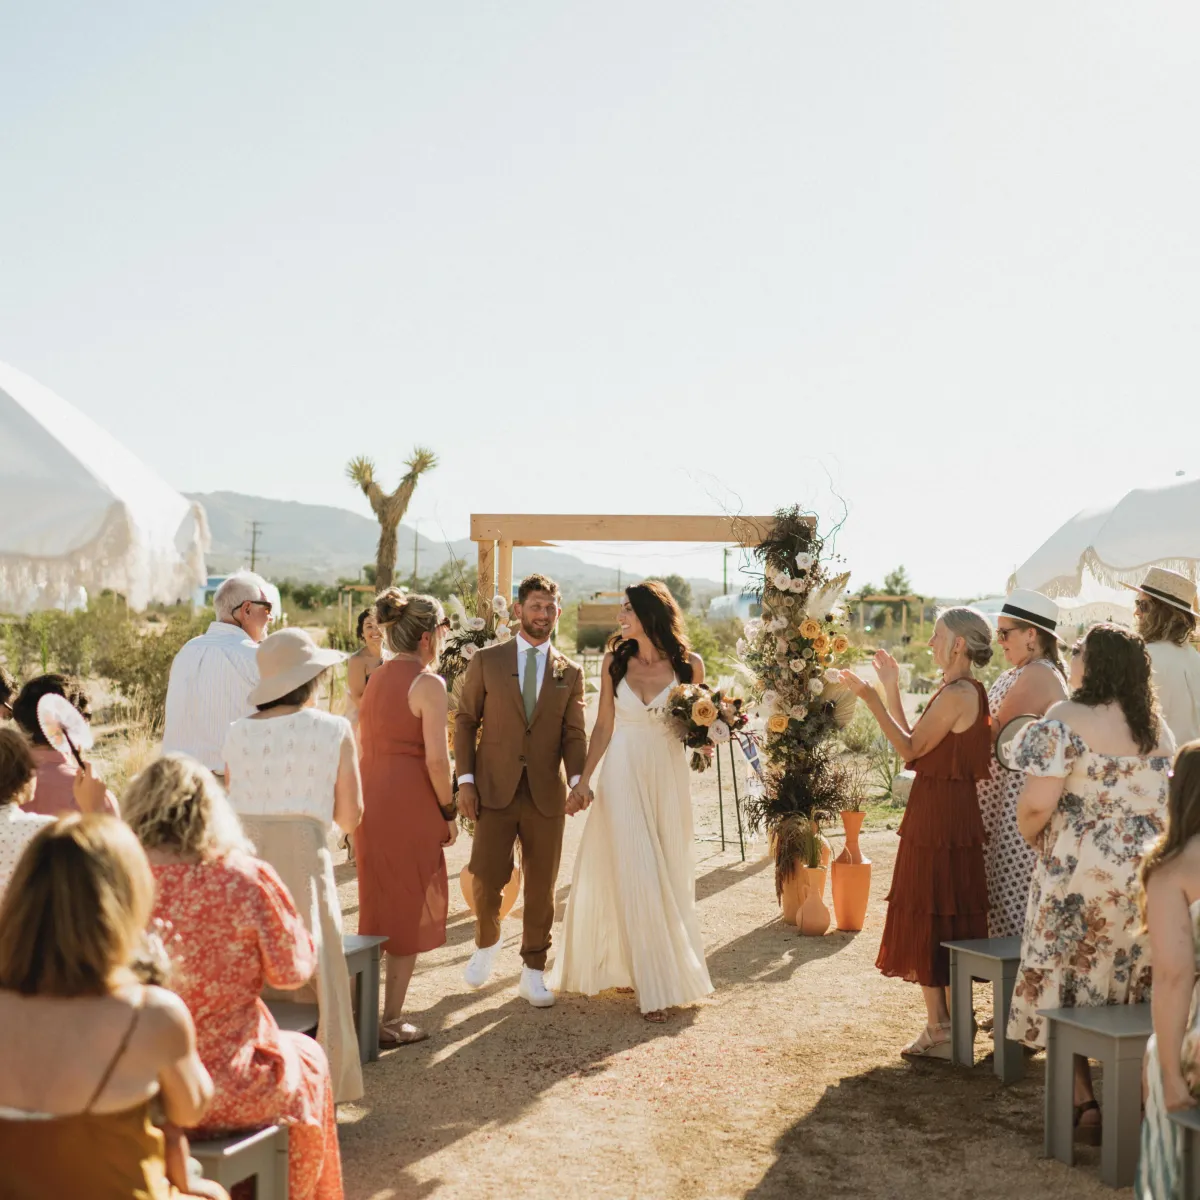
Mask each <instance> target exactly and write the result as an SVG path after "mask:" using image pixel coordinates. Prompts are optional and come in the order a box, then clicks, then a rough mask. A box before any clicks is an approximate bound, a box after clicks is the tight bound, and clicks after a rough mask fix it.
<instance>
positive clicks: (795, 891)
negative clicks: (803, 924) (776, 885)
mask: <svg viewBox="0 0 1200 1200" xmlns="http://www.w3.org/2000/svg"><path fill="white" fill-rule="evenodd" d="M803 870H804V868H803V867H797V868H796V869H795V870H794V871H793V872H792V876H791V878H790V879H786V880H784V884H783V894H782V895H781V896H780V897H779V904H780V907H781V908H782V909H783V919H784V920H785V921H786V922H787V923H788V924H789V925H795V923H796V914H797V913H798V912H799V911H800V902H801V901H802V900H803V899H804V878H803V876H802V875H801V874H800V872H801V871H803Z"/></svg>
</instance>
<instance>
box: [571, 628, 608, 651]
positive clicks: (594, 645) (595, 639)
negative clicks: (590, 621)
mask: <svg viewBox="0 0 1200 1200" xmlns="http://www.w3.org/2000/svg"><path fill="white" fill-rule="evenodd" d="M612 635H613V630H611V629H597V628H594V627H592V626H585V627H584V628H583V629H576V631H575V650H576V652H577V653H578V652H579V651H582V650H603V649H604V647H605V646H606V645H607V644H608V639H609V638H610V637H612Z"/></svg>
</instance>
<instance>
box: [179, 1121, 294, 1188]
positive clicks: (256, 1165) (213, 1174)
mask: <svg viewBox="0 0 1200 1200" xmlns="http://www.w3.org/2000/svg"><path fill="white" fill-rule="evenodd" d="M188 1142H189V1149H190V1153H191V1157H192V1158H194V1159H195V1160H196V1161H197V1162H198V1163H199V1164H200V1169H201V1170H202V1171H203V1172H204V1178H205V1179H209V1180H212V1182H213V1183H219V1184H220V1185H221V1186H222V1187H223V1188H224V1189H225V1190H226V1191H229V1189H230V1188H232V1187H234V1186H235V1185H236V1184H239V1183H241V1182H242V1181H243V1180H245V1179H253V1180H254V1181H255V1184H254V1186H255V1196H256V1197H257V1198H258V1200H288V1130H287V1126H286V1125H267V1126H266V1127H265V1128H263V1129H253V1130H248V1131H247V1132H245V1133H234V1134H231V1135H230V1136H229V1137H222V1138H210V1139H207V1140H204V1141H199V1140H193V1139H192V1138H189V1139H188Z"/></svg>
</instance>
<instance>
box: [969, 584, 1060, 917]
mask: <svg viewBox="0 0 1200 1200" xmlns="http://www.w3.org/2000/svg"><path fill="white" fill-rule="evenodd" d="M996 640H997V641H998V642H999V643H1000V649H1001V650H1002V651H1003V653H1004V657H1005V659H1006V660H1007V661H1008V663H1009V666H1010V670H1007V671H1005V672H1004V674H1003V675H1001V676H1000V677H999V678H998V679H997V680H996V682H995V683H993V684H992V686H991V688H990V689H989V690H988V711H989V713H990V714H991V717H992V745H993V746H994V745H995V744H996V738H997V736H998V735H999V733H1000V731H1001V730H1002V729H1003V728H1004V726H1005V725H1007V724H1008V722H1009V721H1011V720H1012V719H1013V718H1014V717H1018V716H1022V715H1024V714H1027V713H1028V714H1032V715H1033V716H1035V717H1041V716H1044V715H1045V713H1046V710H1047V709H1048V708H1049V707H1050V706H1051V705H1052V704H1057V703H1058V702H1059V701H1060V700H1065V699H1066V698H1067V673H1066V668H1065V667H1064V666H1063V662H1062V659H1061V658H1060V657H1059V653H1058V643H1059V641H1060V640H1061V639H1060V637H1059V634H1058V605H1057V604H1055V603H1054V601H1053V600H1051V599H1050V598H1049V597H1048V596H1043V595H1042V594H1041V593H1040V592H1030V591H1026V590H1024V589H1017V590H1016V591H1014V592H1012V593H1011V594H1010V595H1009V596H1008V597H1007V599H1006V600H1005V601H1004V607H1003V608H1002V609H1001V610H1000V612H999V614H998V616H997V618H996ZM1024 786H1025V776H1024V775H1023V774H1022V773H1021V772H1020V771H1010V770H1008V769H1007V768H1006V767H1002V766H1001V765H1000V763H999V762H998V761H997V760H996V757H995V755H993V756H992V759H991V773H990V775H989V776H988V778H987V779H984V780H982V781H981V782H980V784H979V810H980V813H981V815H982V817H983V830H984V834H985V836H986V838H987V842H986V846H985V849H984V856H983V861H984V866H985V867H986V868H987V884H988V936H989V937H1020V936H1021V931H1022V930H1023V929H1024V928H1025V910H1026V909H1027V908H1028V907H1029V880H1030V877H1031V876H1032V875H1033V863H1034V859H1035V858H1036V855H1035V854H1034V850H1033V847H1032V846H1030V845H1029V843H1028V842H1026V841H1025V839H1024V838H1023V837H1022V836H1021V833H1020V830H1018V829H1017V798H1018V797H1019V796H1020V795H1021V789H1022V788H1024Z"/></svg>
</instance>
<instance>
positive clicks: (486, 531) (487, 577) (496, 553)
mask: <svg viewBox="0 0 1200 1200" xmlns="http://www.w3.org/2000/svg"><path fill="white" fill-rule="evenodd" d="M774 526H775V518H774V517H694V516H599V515H596V514H575V513H572V514H557V515H551V514H544V513H538V514H535V513H473V514H472V516H471V541H473V542H475V543H476V545H477V546H478V548H479V591H478V594H477V603H478V608H477V611H478V612H479V613H480V614H483V613H485V612H487V611H488V610H489V609H490V607H491V603H492V597H493V596H494V595H496V594H497V593H499V594H500V595H501V596H504V597H505V599H508V598H509V597H511V595H512V582H513V567H512V558H513V548H514V547H515V546H551V545H553V544H554V543H555V542H721V543H724V544H726V545H736V546H747V547H749V546H757V545H758V544H759V543H760V542H761V541H762V540H763V538H764V537H766V535H767V534H768V533H770V532H771V530H772V529H773V528H774Z"/></svg>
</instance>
